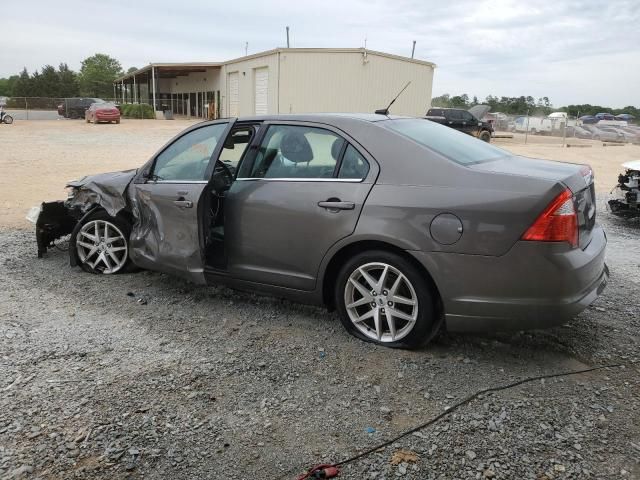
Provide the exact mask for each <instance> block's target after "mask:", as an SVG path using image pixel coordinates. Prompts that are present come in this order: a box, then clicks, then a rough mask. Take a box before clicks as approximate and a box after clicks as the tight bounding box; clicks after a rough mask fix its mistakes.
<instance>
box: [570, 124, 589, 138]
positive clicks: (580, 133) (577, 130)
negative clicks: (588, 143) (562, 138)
mask: <svg viewBox="0 0 640 480" xmlns="http://www.w3.org/2000/svg"><path fill="white" fill-rule="evenodd" d="M569 129H571V130H569ZM570 131H571V134H570V133H569V132H570ZM569 135H571V136H573V137H576V138H591V137H592V135H591V132H590V131H589V130H587V129H586V128H583V127H579V126H575V127H567V136H569Z"/></svg>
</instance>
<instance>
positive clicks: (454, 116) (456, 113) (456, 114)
mask: <svg viewBox="0 0 640 480" xmlns="http://www.w3.org/2000/svg"><path fill="white" fill-rule="evenodd" d="M447 118H448V119H449V120H462V114H461V112H460V110H449V115H448V116H447Z"/></svg>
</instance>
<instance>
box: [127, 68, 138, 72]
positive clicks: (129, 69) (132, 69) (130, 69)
mask: <svg viewBox="0 0 640 480" xmlns="http://www.w3.org/2000/svg"><path fill="white" fill-rule="evenodd" d="M137 70H138V67H129V68H128V69H127V73H133V72H135V71H137Z"/></svg>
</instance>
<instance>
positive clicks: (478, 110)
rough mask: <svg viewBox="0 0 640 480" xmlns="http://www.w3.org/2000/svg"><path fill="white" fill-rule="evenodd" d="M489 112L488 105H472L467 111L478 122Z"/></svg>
mask: <svg viewBox="0 0 640 480" xmlns="http://www.w3.org/2000/svg"><path fill="white" fill-rule="evenodd" d="M489 110H491V107H490V106H489V105H474V106H473V107H471V108H470V109H469V113H470V114H471V115H473V116H474V117H476V118H477V119H478V120H482V119H483V118H484V116H485V115H486V114H487V112H488V111H489Z"/></svg>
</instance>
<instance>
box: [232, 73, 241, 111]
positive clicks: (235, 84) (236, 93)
mask: <svg viewBox="0 0 640 480" xmlns="http://www.w3.org/2000/svg"><path fill="white" fill-rule="evenodd" d="M239 98H240V79H239V77H238V72H233V73H230V74H229V116H230V117H237V116H238V104H239Z"/></svg>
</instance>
